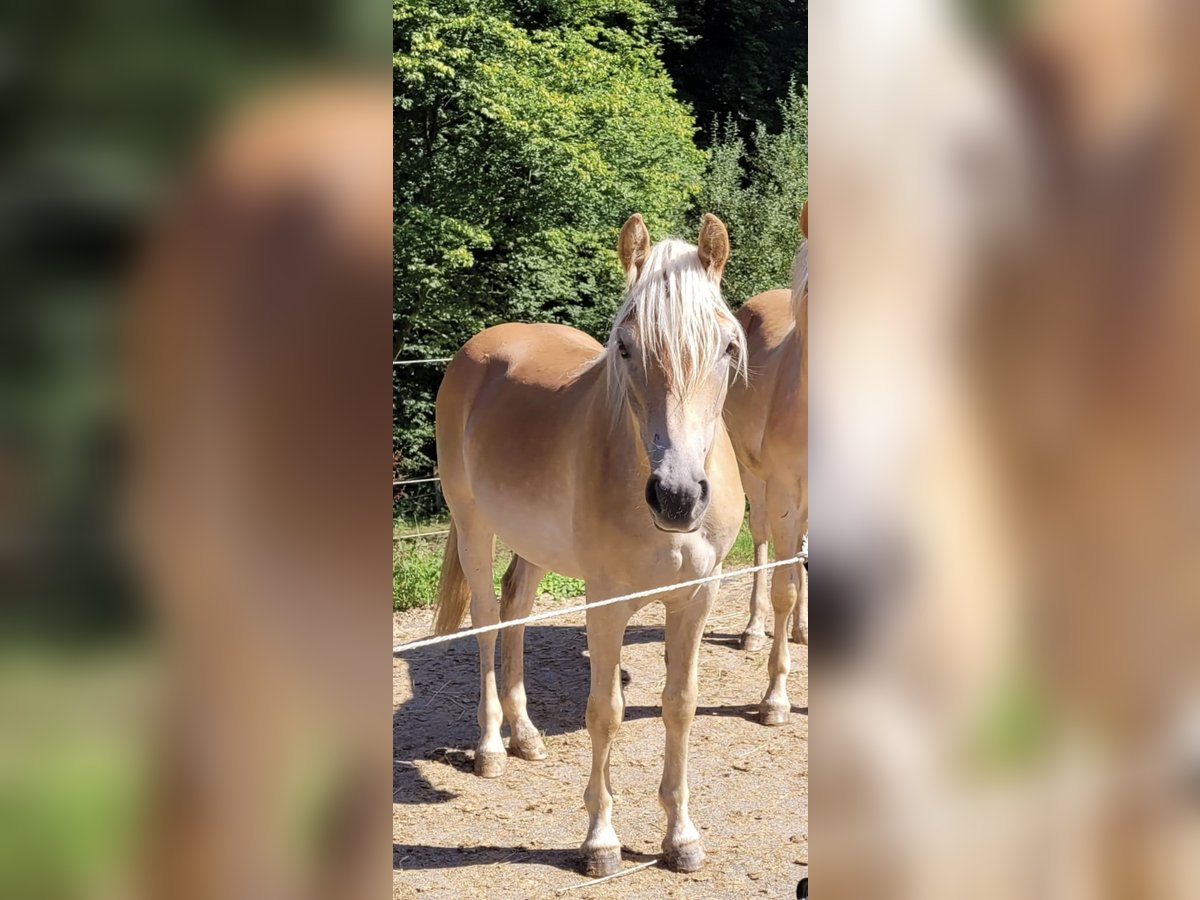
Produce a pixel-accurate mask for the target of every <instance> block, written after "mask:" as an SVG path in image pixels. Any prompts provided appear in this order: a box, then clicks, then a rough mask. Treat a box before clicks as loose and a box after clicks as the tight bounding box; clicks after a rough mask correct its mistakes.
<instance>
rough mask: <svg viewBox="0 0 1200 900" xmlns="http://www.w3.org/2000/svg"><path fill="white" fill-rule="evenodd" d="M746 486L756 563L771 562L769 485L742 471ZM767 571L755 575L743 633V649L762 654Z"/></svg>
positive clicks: (767, 592) (764, 635) (764, 636)
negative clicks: (769, 547)
mask: <svg viewBox="0 0 1200 900" xmlns="http://www.w3.org/2000/svg"><path fill="white" fill-rule="evenodd" d="M742 487H743V488H744V489H745V491H746V497H747V498H748V499H749V500H750V536H751V537H752V538H753V539H754V564H755V565H756V566H761V565H765V564H766V562H767V539H768V538H769V537H770V519H769V517H768V513H767V483H766V482H765V481H763V480H762V479H761V478H758V477H756V476H754V475H752V474H750V472H748V471H746V469H744V468H743V469H742ZM767 577H768V576H767V570H766V569H762V570H760V571H758V572H755V573H754V585H753V587H751V588H750V621H749V622H747V623H746V629H745V631H743V632H742V649H743V650H750V651H752V652H758V651H759V650H761V649H762V648H763V647H765V646H766V644H767V634H766V631H765V630H764V628H763V622H764V620H765V619H766V612H767V604H768V602H769V601H768V600H767V597H768V595H769V589H768V581H767Z"/></svg>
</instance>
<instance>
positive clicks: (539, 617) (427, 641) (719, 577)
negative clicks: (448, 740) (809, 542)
mask: <svg viewBox="0 0 1200 900" xmlns="http://www.w3.org/2000/svg"><path fill="white" fill-rule="evenodd" d="M806 559H808V554H807V553H799V554H797V555H796V556H792V557H789V558H788V559H777V560H775V562H769V563H763V564H762V565H758V566H747V567H746V568H744V569H734V570H733V571H732V572H720V573H718V574H716V575H707V576H705V577H704V578H693V579H692V580H691V581H681V582H679V583H678V584H668V585H664V586H663V587H656V588H650V589H649V590H645V591H634V592H633V593H632V594H622V595H620V596H618V597H609V598H607V599H605V600H597V601H596V602H595V603H582V604H580V605H578V606H570V607H567V608H566V609H549V610H546V611H544V612H540V613H534V614H533V615H531V616H524V617H523V618H520V619H509V620H508V621H507V622H499V623H497V624H495V625H481V626H479V627H478V628H466V629H463V630H461V631H456V632H454V633H453V634H443V635H438V636H437V637H430V638H422V639H421V640H419V641H409V642H408V643H407V644H396V645H395V646H393V647H392V653H393V655H394V654H396V653H404V652H405V651H408V650H418V649H420V648H421V647H432V646H433V645H434V644H445V643H448V642H449V641H457V640H459V639H460V638H465V637H472V636H474V635H477V634H486V633H487V632H489V631H500V630H501V629H503V628H515V627H516V626H517V625H528V624H530V623H531V622H541V621H543V620H544V619H554V618H557V617H558V616H569V615H571V614H572V613H577V612H584V611H586V610H589V609H597V608H599V607H601V606H610V605H612V604H613V603H624V602H625V601H626V600H640V599H642V598H643V597H653V596H654V595H655V594H665V593H666V592H667V591H674V590H678V589H679V588H685V587H697V586H699V585H702V584H708V583H709V582H711V581H723V580H724V579H726V578H736V577H738V576H739V575H750V574H751V573H753V572H762V571H764V570H766V569H774V568H775V567H776V566H791V565H795V564H796V563H799V562H804V561H805V560H806Z"/></svg>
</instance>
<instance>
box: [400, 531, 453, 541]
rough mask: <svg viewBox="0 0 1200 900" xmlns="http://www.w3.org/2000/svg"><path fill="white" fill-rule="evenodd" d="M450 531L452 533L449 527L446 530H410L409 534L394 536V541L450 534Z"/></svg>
mask: <svg viewBox="0 0 1200 900" xmlns="http://www.w3.org/2000/svg"><path fill="white" fill-rule="evenodd" d="M449 533H450V530H449V529H447V530H445V531H410V532H408V533H407V534H398V535H396V536H395V537H394V538H392V542H393V543H395V542H396V541H403V540H406V539H408V538H429V537H439V536H440V535H443V534H449Z"/></svg>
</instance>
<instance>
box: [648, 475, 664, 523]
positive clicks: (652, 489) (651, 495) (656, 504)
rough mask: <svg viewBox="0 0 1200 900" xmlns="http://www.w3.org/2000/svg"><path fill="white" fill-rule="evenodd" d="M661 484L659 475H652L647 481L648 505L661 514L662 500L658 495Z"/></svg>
mask: <svg viewBox="0 0 1200 900" xmlns="http://www.w3.org/2000/svg"><path fill="white" fill-rule="evenodd" d="M661 484H662V482H661V481H660V480H659V477H658V476H657V475H651V476H650V480H649V481H647V482H646V505H647V506H649V507H650V508H651V509H652V510H654V512H656V513H659V514H661V513H662V501H661V500H660V499H659V496H658V492H659V487H660V485H661Z"/></svg>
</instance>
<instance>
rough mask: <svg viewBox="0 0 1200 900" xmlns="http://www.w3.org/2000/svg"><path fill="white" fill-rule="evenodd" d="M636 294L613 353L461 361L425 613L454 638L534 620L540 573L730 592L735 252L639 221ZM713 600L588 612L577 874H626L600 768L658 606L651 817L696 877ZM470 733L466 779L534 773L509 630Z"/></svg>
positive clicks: (632, 225)
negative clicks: (442, 533)
mask: <svg viewBox="0 0 1200 900" xmlns="http://www.w3.org/2000/svg"><path fill="white" fill-rule="evenodd" d="M617 252H618V257H619V260H620V264H621V266H622V268H623V269H624V272H625V277H626V285H627V291H626V294H625V298H624V301H623V303H622V304H621V306H620V307H619V309H618V311H617V314H616V318H615V321H614V323H613V325H612V329H611V331H610V333H609V335H608V339H607V342H606V343H605V344H604V345H601V344H600V343H599V342H597V341H596V340H594V339H593V338H591V337H590V336H588V335H586V334H584V333H583V332H581V331H577V330H575V329H573V328H569V327H566V326H563V325H556V324H517V323H508V324H503V325H497V326H495V327H492V328H489V329H487V330H485V331H482V332H480V333H479V334H478V335H476V336H475V337H473V338H471V340H469V341H468V342H467V343H466V344H465V345H464V346H463V347H462V349H461V350H459V352H458V353H457V355H456V356H455V357H454V358H453V360H452V361H451V362H450V364H449V366H448V367H447V369H446V373H445V377H444V379H443V381H442V385H441V388H440V390H439V391H438V396H437V405H436V436H437V456H438V466H439V470H440V473H441V478H442V489H443V491H444V494H445V498H446V503H447V505H448V506H449V508H450V513H451V523H450V534H449V536H448V538H447V543H446V552H445V556H444V561H443V566H442V572H441V577H440V579H439V584H438V590H437V601H436V606H435V611H434V631H435V632H436V633H437V634H439V635H440V634H448V633H450V632H452V631H453V630H455V629H456V628H457V627H458V625H459V624H460V623H461V621H462V619H463V616H464V614H465V611H466V608H467V606H468V604H469V606H470V610H471V621H472V622H473V623H474V624H475V625H476V626H480V625H493V624H496V623H498V622H499V621H501V620H509V619H513V618H518V617H522V616H525V615H527V614H528V613H529V610H530V609H531V608H532V605H533V600H534V593H535V591H536V588H537V585H538V583H539V582H540V580H541V578H542V576H543V574H544V573H545V572H546V571H547V570H554V571H556V572H560V573H562V574H565V575H569V576H574V577H576V578H581V579H583V580H584V581H585V583H586V590H587V596H588V597H589V598H590V599H591V600H592V601H593V602H595V601H599V600H603V599H606V598H613V597H618V596H621V595H623V594H626V593H630V592H636V591H640V590H644V589H650V588H656V587H661V586H665V585H671V584H675V583H678V582H682V581H688V580H691V579H695V578H700V577H705V576H710V575H715V574H719V573H720V572H721V563H722V560H723V559H724V558H725V556H726V554H727V553H728V552H729V550H730V548H731V547H732V546H733V542H734V540H735V538H736V536H737V533H738V530H739V528H740V526H741V520H742V510H743V507H744V500H743V494H742V488H741V482H740V481H739V479H738V475H737V460H736V457H735V456H734V452H733V446H732V445H731V444H730V441H729V437H728V435H727V433H726V430H725V426H724V423H723V421H722V410H723V408H724V402H725V395H726V392H727V389H728V385H729V382H730V380H731V379H736V378H739V377H744V375H745V371H746V370H745V366H746V362H745V360H746V342H745V336H744V334H743V332H742V328H741V326H740V325H739V324H738V321H737V319H736V318H735V317H734V315H733V313H732V312H731V311H730V309H729V307H728V306H726V304H725V301H724V299H723V298H722V296H721V287H720V284H721V276H722V273H723V272H724V268H725V264H726V262H727V260H728V258H729V235H728V232H727V231H726V228H725V226H724V225H723V224H722V223H721V221H720V220H719V219H717V217H716V216H713V215H711V214H707V215H705V217H704V219H703V221H702V223H701V227H700V233H699V239H698V244H697V245H696V246H693V245H691V244H688V243H686V242H685V241H681V240H676V239H664V240H661V241H659V242H658V243H657V244H654V245H653V247H651V243H650V236H649V232H648V231H647V228H646V224H645V222H644V221H643V219H642V217H641V215H640V214H634V215H633V216H631V217H630V218H629V220H628V221H626V223H625V224H624V226H623V227H622V229H621V232H620V236H619V239H618V244H617ZM497 537H499V538H500V539H501V540H502V541H503V542H504V543H505V544H506V545H507V546H508V547H510V548H512V550H513V559H512V563H511V564H510V565H509V567H508V571H507V573H506V575H505V576H504V579H503V584H502V589H501V598H500V600H499V602H497V599H496V595H495V592H494V589H493V584H492V559H493V552H494V542H495V539H496V538H497ZM716 593H717V582H715V581H714V582H708V583H706V584H703V585H701V586H699V587H689V588H685V589H678V590H673V591H668V592H665V593H662V594H659V595H657V596H654V597H652V598H642V599H638V600H629V601H624V602H619V603H614V604H611V605H608V606H605V607H601V608H598V609H596V608H593V609H589V610H588V611H587V643H588V651H589V655H590V657H591V660H590V664H591V685H590V691H589V695H588V702H587V714H586V723H587V730H588V735H589V737H590V738H591V744H592V763H591V772H590V775H589V778H588V783H587V789H586V790H585V792H584V802H585V806H586V808H587V813H588V819H589V822H588V830H587V836H586V838H585V840H584V841H583V844H582V846H581V853H582V856H583V860H584V870H585V872H587V873H588V874H589V875H594V876H603V875H610V874H613V873H614V872H616V871H617V870H618V869H619V867H620V863H621V842H620V841H619V840H618V839H617V835H616V832H615V831H614V829H613V825H612V788H611V784H610V781H609V756H610V752H611V749H612V744H613V740H614V738H615V737H616V734H617V730H618V728H619V727H620V724H621V718H622V716H623V715H624V699H623V697H622V693H621V677H620V660H621V645H622V643H623V640H624V634H625V627H626V624H627V623H628V621H629V618H630V616H632V615H633V613H635V612H636V611H637V610H639V609H641V608H642V607H643V606H646V605H647V604H648V603H650V602H652V601H654V600H661V601H662V603H663V604H664V606H665V607H666V663H667V674H666V683H665V687H664V689H663V694H662V711H663V722H664V725H665V728H666V751H665V759H664V764H663V776H662V782H661V785H660V788H659V792H658V797H659V802H660V803H661V804H662V806H663V808H664V809H665V810H666V814H667V833H666V836H665V837H664V839H663V842H662V848H663V854H664V860H665V863H666V865H667V866H668V867H670V868H671V869H674V870H676V871H683V872H692V871H696V870H697V869H699V868H700V867H701V866H702V865H703V862H704V851H703V849H702V848H701V843H700V835H699V832H698V831H697V830H696V828H695V826H694V825H693V824H692V820H691V818H690V816H689V815H688V783H687V754H688V735H689V732H690V730H691V725H692V720H693V717H694V716H695V711H696V698H697V659H698V654H699V648H700V639H701V635H702V633H703V629H704V622H705V619H706V618H707V616H708V611H709V608H710V607H711V605H712V602H713V599H714V598H715V596H716ZM477 639H478V644H479V658H480V673H479V684H480V687H479V693H480V696H479V707H478V709H479V728H480V738H479V743H478V745H477V747H476V749H475V755H474V769H475V772H476V773H477V774H478V775H480V776H482V777H496V776H499V775H501V774H503V772H504V770H505V768H506V764H507V757H506V751H505V747H504V744H503V743H502V741H501V736H500V727H501V719H502V718H503V719H504V720H506V721H507V722H508V725H509V728H510V732H511V734H510V739H509V744H508V750H507V752H508V753H509V754H512V755H514V756H518V757H521V758H522V759H526V760H538V759H543V758H544V757H545V755H546V751H545V747H544V746H543V743H542V740H541V738H540V737H539V735H538V731H537V729H536V728H535V727H534V725H533V723H532V722H531V721H530V719H529V715H528V711H527V709H526V698H525V686H524V675H523V655H524V646H523V644H524V628H523V627H522V626H514V627H511V628H508V629H504V632H503V637H502V679H503V680H502V685H501V687H500V689H499V691H498V690H497V685H496V675H495V671H494V665H493V661H494V658H495V646H496V632H494V631H493V632H489V633H485V634H481V635H478V637H477Z"/></svg>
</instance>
